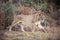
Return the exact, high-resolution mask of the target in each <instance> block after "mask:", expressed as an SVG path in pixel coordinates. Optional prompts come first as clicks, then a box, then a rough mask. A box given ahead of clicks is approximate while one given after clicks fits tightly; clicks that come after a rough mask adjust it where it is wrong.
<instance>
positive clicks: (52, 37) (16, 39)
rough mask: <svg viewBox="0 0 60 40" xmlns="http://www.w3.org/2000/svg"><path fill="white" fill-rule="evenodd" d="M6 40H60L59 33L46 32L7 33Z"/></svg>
mask: <svg viewBox="0 0 60 40" xmlns="http://www.w3.org/2000/svg"><path fill="white" fill-rule="evenodd" d="M4 35H5V38H4V40H58V39H59V40H60V38H59V37H60V36H58V34H57V33H44V32H40V31H38V32H16V31H11V32H5V34H4Z"/></svg>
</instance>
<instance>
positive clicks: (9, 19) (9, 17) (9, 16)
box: [0, 2, 13, 26]
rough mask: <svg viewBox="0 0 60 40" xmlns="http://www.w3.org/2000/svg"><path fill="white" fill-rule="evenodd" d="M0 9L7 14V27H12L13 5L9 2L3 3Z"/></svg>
mask: <svg viewBox="0 0 60 40" xmlns="http://www.w3.org/2000/svg"><path fill="white" fill-rule="evenodd" d="M0 9H2V10H3V11H4V12H5V26H8V25H10V24H11V22H12V20H13V10H12V6H11V4H10V3H9V2H6V3H1V4H0Z"/></svg>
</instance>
